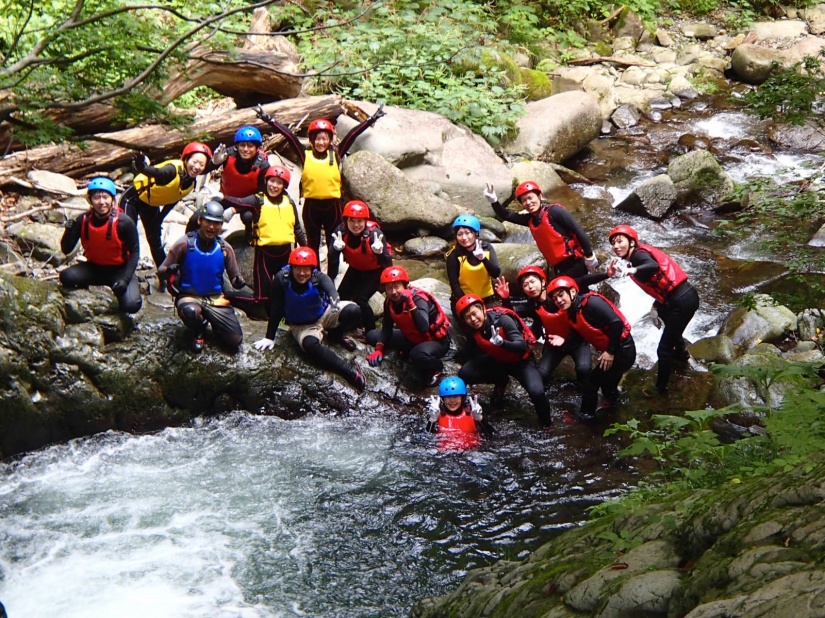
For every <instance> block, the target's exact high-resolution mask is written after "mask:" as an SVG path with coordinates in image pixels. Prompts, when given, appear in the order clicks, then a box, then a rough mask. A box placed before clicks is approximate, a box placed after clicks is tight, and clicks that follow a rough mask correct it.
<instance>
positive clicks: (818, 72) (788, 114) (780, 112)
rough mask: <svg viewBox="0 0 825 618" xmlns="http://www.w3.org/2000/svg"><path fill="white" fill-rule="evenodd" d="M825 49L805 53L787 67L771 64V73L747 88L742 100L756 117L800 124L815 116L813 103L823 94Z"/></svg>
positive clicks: (824, 84) (824, 92) (824, 88)
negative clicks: (799, 60) (800, 60)
mask: <svg viewBox="0 0 825 618" xmlns="http://www.w3.org/2000/svg"><path fill="white" fill-rule="evenodd" d="M823 60H825V50H820V52H819V55H818V56H806V57H805V58H804V59H803V60H802V62H797V63H796V64H794V65H793V66H791V67H790V68H788V69H784V70H782V69H781V68H780V67H779V64H778V63H773V65H772V75H771V77H769V78H768V79H767V80H766V81H765V82H764V83H763V84H762V85H761V86H759V87H758V88H757V89H755V90H752V91H751V92H748V93H747V94H746V95H745V97H744V100H745V102H746V103H747V104H748V106H749V107H750V108H751V109H752V110H753V111H754V112H756V113H757V114H758V115H759V117H760V118H777V119H778V120H781V121H783V122H788V123H790V124H795V125H800V124H803V123H804V122H805V121H806V120H808V119H809V118H815V117H816V118H817V119H818V114H816V115H815V113H814V112H815V104H816V103H817V101H820V100H821V99H822V97H823V95H825V71H823V64H822V63H823Z"/></svg>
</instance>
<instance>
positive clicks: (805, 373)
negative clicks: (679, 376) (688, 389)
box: [710, 361, 821, 417]
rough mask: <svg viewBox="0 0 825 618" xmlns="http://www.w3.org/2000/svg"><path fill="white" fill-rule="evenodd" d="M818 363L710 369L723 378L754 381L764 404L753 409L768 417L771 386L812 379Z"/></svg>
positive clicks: (770, 402)
mask: <svg viewBox="0 0 825 618" xmlns="http://www.w3.org/2000/svg"><path fill="white" fill-rule="evenodd" d="M820 364H821V363H801V362H795V363H787V362H784V361H782V362H780V363H778V364H777V365H762V364H756V365H713V366H711V368H710V370H711V371H712V372H713V373H715V374H716V375H718V376H721V377H723V378H745V379H746V380H748V381H750V382H753V383H755V384H756V385H757V388H758V390H759V392H760V393H764V398H765V405H764V406H754V407H753V409H754V410H755V411H756V412H759V413H760V414H764V415H765V416H767V417H770V416H771V415H772V413H773V411H774V407H775V406H774V405H773V401H772V400H771V387H773V386H774V385H775V384H779V383H781V382H792V383H795V384H797V383H803V384H804V383H805V382H806V381H808V380H814V379H816V378H817V370H818V369H819V366H820ZM799 378H802V380H799ZM783 401H784V400H783Z"/></svg>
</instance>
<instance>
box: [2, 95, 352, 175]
mask: <svg viewBox="0 0 825 618" xmlns="http://www.w3.org/2000/svg"><path fill="white" fill-rule="evenodd" d="M263 108H264V110H265V111H266V112H267V113H268V114H270V115H271V116H273V117H274V118H277V119H278V121H279V122H283V123H284V124H287V125H289V124H294V123H296V122H298V121H299V120H301V119H302V118H304V117H306V120H305V122H304V126H306V124H307V123H309V122H311V121H312V120H315V119H316V118H327V119H329V120H332V121H334V120H335V119H336V118H338V116H340V115H341V114H342V113H344V105H343V102H342V100H341V98H340V97H338V96H336V95H327V96H322V97H305V98H299V99H289V100H286V101H277V102H275V103H269V104H267V105H264V106H263ZM241 125H251V126H255V127H258V128H259V129H260V130H261V132H262V133H267V132H271V130H272V129H271V128H270V126H269V125H268V124H266V123H264V122H261V121H260V120H258V119H257V118H256V117H255V113H254V112H253V111H252V110H251V109H240V110H235V111H232V112H226V113H222V114H221V115H220V116H211V117H209V118H203V119H200V120H196V121H195V122H194V123H192V124H191V125H190V126H189V131H188V132H187V133H186V134H184V133H182V132H180V131H177V130H175V129H171V128H169V127H166V126H163V125H150V126H145V127H138V128H134V129H126V130H123V131H116V132H114V133H100V134H97V135H95V136H94V137H93V138H92V139H91V140H90V141H88V142H86V143H85V144H84V148H82V149H81V148H79V147H78V146H76V145H73V144H60V145H57V146H41V147H39V148H33V149H31V150H24V151H20V152H15V153H12V154H10V155H8V156H7V157H6V158H4V159H0V186H5V185H8V184H9V183H11V182H13V181H12V177H15V176H17V177H19V178H25V176H26V172H28V171H29V170H30V169H33V168H36V169H46V170H49V171H52V172H58V173H61V174H66V175H70V176H71V175H83V174H88V173H90V172H95V171H101V170H103V169H108V168H112V167H116V166H118V165H123V164H126V163H128V162H129V161H130V160H131V158H132V156H133V155H134V154H135V153H136V152H138V151H142V152H145V153H146V154H147V155H149V158H150V159H151V160H152V161H154V162H157V161H161V160H163V159H164V158H169V157H175V156H178V155H179V154H180V152H181V150H182V149H183V146H184V145H185V144H186V143H187V142H190V141H192V140H193V139H195V138H194V137H193V136H209V137H208V138H203V139H205V141H208V142H209V143H211V144H215V143H218V142H225V143H230V144H231V143H232V140H233V139H234V135H235V130H236V129H237V128H238V127H239V126H241ZM273 143H274V144H275V145H276V146H277V141H273ZM267 144H268V145H269V144H270V142H269V141H268V142H267Z"/></svg>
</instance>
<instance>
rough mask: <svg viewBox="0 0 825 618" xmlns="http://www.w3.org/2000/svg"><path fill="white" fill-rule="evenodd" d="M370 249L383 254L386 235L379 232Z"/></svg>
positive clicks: (376, 253) (377, 253)
mask: <svg viewBox="0 0 825 618" xmlns="http://www.w3.org/2000/svg"><path fill="white" fill-rule="evenodd" d="M370 249H372V252H373V253H374V254H375V255H381V254H382V253H383V252H384V235H383V234H378V236H376V237H375V240H374V241H373V242H372V244H371V245H370Z"/></svg>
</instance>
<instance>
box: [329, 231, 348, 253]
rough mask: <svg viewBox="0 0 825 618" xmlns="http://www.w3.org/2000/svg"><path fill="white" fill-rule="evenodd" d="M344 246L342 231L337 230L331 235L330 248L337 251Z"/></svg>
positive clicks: (341, 249)
mask: <svg viewBox="0 0 825 618" xmlns="http://www.w3.org/2000/svg"><path fill="white" fill-rule="evenodd" d="M345 246H346V245H345V244H344V232H342V231H341V230H338V231H337V232H335V233H334V234H333V235H332V248H333V249H335V250H336V251H338V252H341V251H343V250H344V247H345Z"/></svg>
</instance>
